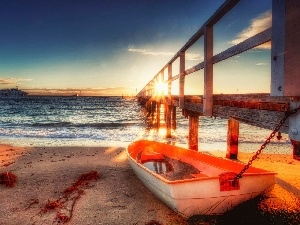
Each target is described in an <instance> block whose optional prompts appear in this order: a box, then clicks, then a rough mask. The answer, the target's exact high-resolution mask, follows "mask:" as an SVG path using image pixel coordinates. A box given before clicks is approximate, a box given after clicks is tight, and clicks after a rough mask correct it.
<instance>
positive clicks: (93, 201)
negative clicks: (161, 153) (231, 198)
mask: <svg viewBox="0 0 300 225" xmlns="http://www.w3.org/2000/svg"><path fill="white" fill-rule="evenodd" d="M124 150H125V149H124V148H117V147H112V148H109V147H14V146H7V145H1V146H0V174H1V173H5V172H7V171H11V172H12V173H13V174H15V175H16V177H17V182H16V183H15V185H14V186H13V187H6V186H5V185H0V199H1V207H0V224H1V225H2V224H7V225H10V224H61V223H64V221H68V222H65V223H66V224H254V223H255V224H299V223H300V218H299V215H300V211H299V210H300V203H299V199H300V173H299V168H300V162H299V161H296V160H294V159H293V158H292V155H280V154H274V155H270V154H262V155H260V156H259V159H258V160H256V161H255V162H254V163H253V165H254V166H256V167H260V168H263V169H266V170H271V171H275V172H277V173H278V176H277V181H276V182H277V184H276V185H274V186H273V187H271V188H270V189H269V190H267V191H266V193H264V195H263V196H260V197H258V198H256V199H254V200H252V201H249V202H247V203H245V204H243V205H241V206H238V207H236V208H235V209H234V210H232V211H230V212H228V213H226V214H225V215H223V216H219V217H208V216H207V217H201V216H194V217H192V218H188V219H185V218H182V217H180V216H178V215H176V214H175V213H174V212H173V211H172V210H171V209H169V208H168V207H167V206H165V205H164V204H163V203H161V202H160V201H159V200H158V199H157V198H156V197H155V196H154V195H153V194H152V193H151V192H150V191H148V189H147V188H145V187H144V186H143V184H142V183H141V182H140V181H139V180H138V178H137V177H136V176H135V174H134V173H133V171H132V169H131V168H130V166H129V164H128V162H127V158H126V154H125V151H124ZM214 154H215V155H217V156H220V157H223V156H224V155H225V153H222V152H215V153H214ZM251 156H252V154H249V153H239V156H238V159H239V160H240V161H242V162H247V161H248V159H249V158H250V157H251ZM91 171H93V172H94V173H97V175H98V177H92V178H91V179H87V180H85V181H84V182H82V183H80V182H79V181H80V177H81V178H82V175H84V174H88V173H90V172H91ZM74 187H76V191H74V192H69V193H67V192H66V190H71V189H70V188H74Z"/></svg>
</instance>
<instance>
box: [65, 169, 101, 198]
mask: <svg viewBox="0 0 300 225" xmlns="http://www.w3.org/2000/svg"><path fill="white" fill-rule="evenodd" d="M98 178H99V173H98V172H97V171H95V170H92V171H91V172H89V173H86V174H82V175H81V176H80V177H79V178H78V180H77V181H76V182H75V183H73V184H72V185H71V186H70V187H67V188H66V189H65V190H64V194H71V193H73V192H75V191H78V190H79V189H80V187H84V186H87V185H88V181H89V180H97V179H98Z"/></svg>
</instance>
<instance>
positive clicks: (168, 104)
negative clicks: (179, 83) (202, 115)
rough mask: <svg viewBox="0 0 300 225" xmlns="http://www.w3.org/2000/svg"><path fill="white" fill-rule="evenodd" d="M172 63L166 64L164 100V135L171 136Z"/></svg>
mask: <svg viewBox="0 0 300 225" xmlns="http://www.w3.org/2000/svg"><path fill="white" fill-rule="evenodd" d="M171 78H172V64H171V63H170V64H169V65H168V98H167V102H166V112H167V113H166V130H167V132H166V137H167V138H170V137H171V128H172V122H171V120H172V93H171V91H172V81H171Z"/></svg>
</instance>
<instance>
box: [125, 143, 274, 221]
mask: <svg viewBox="0 0 300 225" xmlns="http://www.w3.org/2000/svg"><path fill="white" fill-rule="evenodd" d="M126 153H127V157H128V160H129V164H130V166H131V167H132V169H133V170H134V172H135V174H136V175H137V176H138V178H139V179H140V180H141V181H142V182H143V183H144V185H145V186H146V187H147V188H148V189H150V191H151V192H152V193H154V194H155V195H156V196H157V197H158V198H159V199H160V200H161V201H162V202H164V203H165V204H166V205H167V206H169V207H170V208H171V209H173V210H174V211H175V212H177V213H179V214H181V215H182V216H184V217H190V216H193V215H218V214H223V213H225V212H226V211H229V210H231V209H232V208H233V207H235V206H237V205H239V204H241V203H243V202H245V201H248V200H250V199H252V198H254V197H256V196H258V195H259V194H261V193H262V192H263V191H264V190H266V189H267V188H268V187H270V186H271V185H273V184H274V183H275V175H276V173H273V172H269V171H266V170H263V169H258V168H254V167H249V169H247V170H246V172H245V173H244V174H243V177H242V178H240V179H237V180H235V179H234V177H235V176H236V175H237V174H238V173H239V172H240V171H241V170H242V169H243V168H244V164H242V163H239V162H236V161H231V160H228V159H223V158H218V157H215V156H212V155H209V154H205V153H201V152H197V151H193V150H189V149H184V148H180V147H177V146H174V145H169V144H164V143H159V142H155V141H148V140H140V141H136V142H133V143H132V144H130V145H129V146H128V148H127V149H126Z"/></svg>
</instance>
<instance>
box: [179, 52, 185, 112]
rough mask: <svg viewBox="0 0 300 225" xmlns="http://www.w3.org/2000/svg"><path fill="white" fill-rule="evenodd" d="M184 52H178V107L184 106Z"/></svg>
mask: <svg viewBox="0 0 300 225" xmlns="http://www.w3.org/2000/svg"><path fill="white" fill-rule="evenodd" d="M184 72H185V52H180V65H179V73H180V76H179V108H180V109H183V108H184V80H185V74H184Z"/></svg>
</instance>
